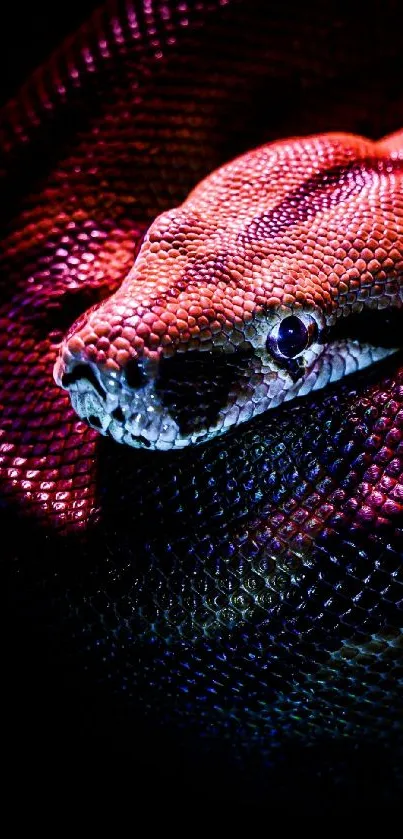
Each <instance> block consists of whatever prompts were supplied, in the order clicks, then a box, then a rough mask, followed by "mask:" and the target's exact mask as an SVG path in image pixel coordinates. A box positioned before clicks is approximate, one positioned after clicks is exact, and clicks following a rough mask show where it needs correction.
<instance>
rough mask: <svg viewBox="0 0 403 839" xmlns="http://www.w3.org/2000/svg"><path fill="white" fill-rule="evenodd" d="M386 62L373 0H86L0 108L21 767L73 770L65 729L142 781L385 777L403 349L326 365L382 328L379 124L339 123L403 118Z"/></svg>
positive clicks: (397, 610) (5, 413) (389, 789)
mask: <svg viewBox="0 0 403 839" xmlns="http://www.w3.org/2000/svg"><path fill="white" fill-rule="evenodd" d="M68 9H69V7H68V6H66V16H67V14H68ZM66 27H67V23H66ZM329 56H331V60H329ZM400 78H401V35H400V30H399V28H398V27H397V26H396V14H395V4H394V3H388V2H387V0H386V3H383V4H382V8H381V9H380V13H378V14H377V13H374V14H371V15H369V14H367V13H365V14H362V15H357V14H356V10H355V9H352V4H351V3H350V4H348V5H346V7H345V8H343V3H340V0H337V2H336V0H335V2H334V3H332V2H331V1H330V3H329V4H326V8H324V7H323V4H322V6H321V7H320V8H319V6H318V4H317V3H313V4H310V3H309V2H308V3H304V4H303V5H301V6H300V7H299V6H297V5H296V4H292V3H287V0H282V2H281V3H279V4H276V3H270V4H268V3H267V2H266V0H247V2H246V0H236V2H234V1H233V0H229V2H228V3H227V2H224V0H200V2H199V0H197V2H196V3H193V2H191V0H187V2H183V1H182V0H177V2H176V0H153V2H149V0H146V2H144V3H143V2H142V0H119V2H115V0H106V3H105V4H104V6H103V7H102V8H101V9H100V10H99V11H97V13H96V14H95V15H94V16H93V17H92V18H91V20H89V21H88V23H87V24H86V25H85V27H83V28H82V29H81V30H80V31H79V32H78V33H77V35H75V36H73V37H72V38H71V39H69V41H68V43H66V45H65V46H63V47H62V48H61V49H60V50H58V51H57V53H55V55H54V56H53V57H52V59H51V61H50V62H48V63H47V64H46V65H45V66H44V67H43V68H41V70H40V71H38V73H37V74H35V76H34V77H33V78H32V79H31V80H30V81H29V82H28V84H27V86H26V87H25V88H24V90H23V91H22V92H21V95H19V97H18V99H17V100H16V101H15V102H13V103H10V106H7V108H6V109H5V111H4V112H3V114H2V118H1V125H0V131H1V137H2V147H4V157H3V158H2V170H1V173H0V174H1V176H2V177H3V178H4V180H3V181H2V183H3V190H4V191H3V196H4V200H3V204H2V206H3V209H4V211H5V212H4V215H5V218H4V225H3V230H2V238H3V242H2V255H1V268H2V275H1V276H2V321H1V323H2V328H1V330H0V365H1V374H0V388H1V392H0V402H1V409H2V420H1V429H0V434H1V439H0V478H1V507H0V513H1V524H2V554H3V555H4V556H3V561H2V564H1V567H2V569H3V570H4V571H5V574H4V576H5V579H4V586H9V585H10V579H11V590H12V604H13V613H14V614H13V639H14V656H12V657H11V658H12V659H13V661H14V662H15V667H14V668H13V670H12V672H11V673H10V675H9V676H8V678H7V677H6V679H5V684H7V683H8V684H9V685H10V686H12V689H13V690H14V691H15V696H16V698H17V700H18V701H16V703H15V708H16V709H17V713H16V723H15V729H14V730H15V733H16V737H15V738H14V737H13V738H12V740H11V742H12V743H13V751H14V752H16V753H17V755H18V756H19V759H20V757H21V754H22V752H21V751H20V750H19V749H16V748H15V744H16V742H17V740H18V739H19V738H21V741H23V740H25V743H26V742H28V743H31V742H32V741H31V738H32V736H33V733H34V734H35V732H37V733H38V738H40V742H38V744H37V745H36V744H35V748H34V749H32V754H37V753H38V749H40V752H41V754H43V749H44V738H46V734H47V733H48V735H49V739H50V740H51V741H52V744H56V749H57V750H58V752H60V755H61V759H62V760H63V761H65V755H66V754H69V755H72V754H74V755H75V756H76V759H77V756H80V755H81V754H82V752H81V751H80V750H82V749H83V748H84V750H85V763H84V765H85V766H86V768H87V766H88V753H89V751H90V750H89V749H88V742H89V740H88V736H89V731H92V732H93V734H94V737H95V739H96V741H97V742H96V748H95V749H94V750H93V753H94V754H96V755H97V757H98V755H99V748H98V747H99V745H100V744H101V746H102V750H103V756H104V758H106V756H107V754H108V745H107V744H108V741H109V742H111V743H113V748H115V746H117V749H118V752H119V759H118V761H116V759H115V755H114V758H113V760H112V763H113V765H114V767H117V766H118V764H119V762H120V755H121V754H124V755H125V756H126V755H129V763H130V765H134V764H133V760H134V763H135V765H140V764H141V765H142V766H149V767H150V769H151V771H150V772H145V773H140V776H139V777H140V778H141V775H142V774H143V779H144V783H145V784H146V785H147V788H148V789H147V792H149V788H150V779H152V781H153V784H152V786H153V788H155V776H156V773H158V767H160V768H161V773H162V775H163V776H164V777H163V780H162V781H161V787H162V786H164V788H165V789H166V785H167V784H169V777H168V776H169V775H171V778H172V793H173V796H175V797H177V795H178V789H181V790H183V786H182V784H183V785H185V784H186V783H187V782H188V781H189V779H190V781H189V783H190V784H191V785H192V795H194V790H195V789H196V788H197V789H198V790H199V791H200V799H203V793H204V790H205V789H206V787H210V789H211V790H212V792H213V795H215V796H217V795H220V796H223V800H225V785H226V784H227V785H228V794H229V795H228V801H231V802H232V801H235V800H238V796H237V792H238V791H239V794H240V797H242V795H244V792H245V789H246V788H248V790H249V793H250V801H253V802H255V801H257V803H258V805H259V806H261V803H262V801H264V802H265V807H266V804H267V800H268V788H270V791H271V793H272V795H273V796H274V797H275V798H276V799H277V797H281V798H282V799H283V800H284V801H285V802H286V803H287V807H288V806H289V802H290V800H293V801H297V802H298V801H303V802H304V803H306V801H309V802H310V803H311V804H313V805H314V806H315V807H316V806H317V803H318V801H320V800H321V799H323V797H324V795H326V794H327V793H328V791H329V789H330V788H332V789H333V788H334V789H335V790H336V791H337V789H340V786H339V782H340V784H341V785H342V787H343V790H345V789H346V788H347V789H348V790H349V795H348V800H351V798H350V795H351V793H352V795H353V797H354V800H356V797H357V783H358V784H359V785H360V789H361V793H362V801H363V803H364V805H365V806H367V804H368V800H369V796H371V800H372V798H374V799H376V800H379V799H380V798H382V797H383V798H385V797H386V798H387V800H388V801H389V799H390V796H391V794H393V787H394V783H393V781H392V782H391V780H390V774H388V772H387V771H386V772H385V771H384V770H385V764H386V769H387V767H388V766H391V765H392V764H393V765H394V766H396V767H397V772H396V776H398V774H399V771H400V770H401V766H402V760H401V757H402V754H403V732H402V724H401V720H402V684H403V666H402V638H403V633H402V605H403V594H402V592H403V575H402V556H403V529H402V514H403V460H402V447H403V369H402V366H401V359H400V358H399V357H398V356H396V358H388V359H386V360H385V362H380V363H379V364H374V365H373V366H372V368H371V369H369V370H368V371H366V370H364V371H363V372H362V373H361V372H360V373H358V375H357V376H356V377H348V376H345V377H344V374H345V373H347V372H349V371H352V370H354V369H358V368H359V367H360V366H363V365H364V364H367V363H370V362H371V361H375V360H376V359H377V358H381V357H382V355H384V354H387V353H389V352H391V351H392V350H394V348H395V347H397V346H401V340H400V336H399V321H400V311H401V310H400V308H399V307H400V304H401V298H400V292H399V289H400V283H401V274H402V266H401V259H402V257H401V244H402V208H401V184H402V182H401V174H400V167H401V145H402V144H401V136H400V137H399V135H396V136H395V138H394V139H393V138H391V139H389V140H388V141H383V142H382V143H372V142H370V141H367V140H364V139H362V138H360V137H356V136H353V134H354V135H358V134H359V135H361V134H364V135H365V134H367V135H368V136H370V137H381V136H383V135H384V134H386V133H388V132H391V131H392V130H393V129H394V128H396V127H398V126H399V125H401V124H403V98H402V92H401V83H400ZM340 127H342V128H343V130H346V131H349V132H352V133H351V134H345V135H340V134H337V135H334V134H332V135H323V133H322V132H323V131H329V130H337V129H338V128H340ZM309 133H315V134H316V135H318V136H316V137H313V138H309V137H308V136H306V137H305V138H302V139H300V140H291V141H285V142H281V143H275V144H274V145H273V144H272V145H264V146H262V147H261V148H260V149H258V150H257V151H256V152H251V153H248V154H247V155H246V156H244V157H241V158H238V160H236V161H235V162H234V163H230V164H228V165H226V166H225V167H224V168H222V169H219V170H218V171H217V172H216V173H215V174H213V175H211V176H210V177H209V178H208V179H207V180H206V181H204V182H202V183H200V185H199V186H198V187H197V188H196V190H194V191H193V193H192V194H191V195H190V197H189V199H188V200H187V201H185V203H184V204H182V206H180V207H179V208H178V209H176V210H171V209H170V208H172V207H175V206H177V205H179V204H181V202H183V201H184V199H185V197H186V195H187V194H188V192H189V190H190V189H192V188H193V187H194V185H195V184H197V183H198V182H201V181H202V178H204V177H205V175H206V174H207V173H208V172H211V171H213V170H214V169H215V168H216V167H218V166H220V164H221V163H222V162H223V161H226V160H231V159H232V158H234V157H235V156H236V155H237V154H240V153H241V152H243V151H244V150H246V149H253V148H254V147H256V146H259V145H261V144H262V143H266V142H267V141H268V140H273V139H276V138H281V137H288V136H295V135H296V134H303V135H308V134H309ZM161 212H162V215H160V216H159V214H161ZM158 216H159V217H158ZM157 217H158V218H157ZM153 219H156V221H155V222H154V223H153V224H152V226H151V228H150V229H149V231H148V233H147V234H146V236H145V239H144V241H143V244H142V249H141V252H140V253H139V254H138V256H137V259H136V262H135V265H134V268H133V269H132V271H131V272H130V275H129V277H128V278H127V280H126V281H125V282H123V285H121V287H120V288H119V290H118V291H117V293H116V294H115V295H114V296H113V297H110V295H111V294H112V293H113V292H115V291H116V289H117V288H118V286H119V285H120V284H121V283H122V280H123V278H124V277H125V276H126V274H127V272H128V271H129V269H130V266H131V265H132V264H133V256H134V254H133V248H134V245H135V244H136V246H137V242H140V240H141V236H142V235H143V234H144V231H145V230H146V228H147V226H148V225H149V224H150V222H151V221H152V220H153ZM153 239H154V241H152V240H153ZM107 296H109V298H110V299H109V300H108V299H107ZM100 301H102V302H100ZM93 304H96V308H94V309H92V310H90V311H88V310H89V307H90V306H92V305H93ZM86 312H87V314H85V313H86ZM78 316H81V321H78V322H76V324H75V325H74V326H73V327H72V330H71V332H70V334H69V336H68V337H67V338H66V339H64V336H65V334H66V330H67V329H68V328H69V327H70V325H71V324H73V322H74V320H75V319H76V318H77V317H78ZM59 350H60V354H59ZM58 354H59V360H58V362H57V370H56V375H57V379H58V381H59V382H60V383H61V384H62V385H63V386H64V387H66V388H67V390H68V391H69V392H70V394H71V396H72V401H73V405H74V406H75V407H76V409H77V411H78V413H79V414H80V415H81V416H82V417H84V418H86V419H87V420H88V421H89V425H90V426H92V428H91V427H88V424H87V423H85V422H81V421H80V420H79V418H78V417H77V415H76V413H75V412H74V411H73V410H71V406H70V400H69V398H68V395H67V394H66V392H65V391H64V390H62V389H61V388H60V387H58V386H56V385H55V384H54V382H53V380H52V370H53V367H54V364H55V361H56V359H57V356H58ZM340 376H343V377H344V378H343V379H342V381H340V382H339V383H336V384H335V385H334V386H333V385H332V386H331V387H327V383H328V382H333V381H336V379H337V378H338V377H340ZM323 386H324V387H323ZM315 387H318V388H319V387H323V389H322V390H318V391H317V392H316V393H313V394H311V395H309V396H308V397H307V398H306V399H305V398H304V399H300V398H296V399H294V400H292V399H291V397H294V396H296V397H297V396H298V397H299V396H301V395H303V394H304V393H305V392H306V393H308V389H314V388H315ZM285 399H289V400H290V401H289V402H287V403H286V404H285V405H284V406H282V407H281V405H280V407H279V409H278V410H273V411H271V410H267V412H266V413H265V414H263V413H262V415H261V416H260V417H256V419H255V420H254V421H253V422H249V421H248V418H249V417H252V416H255V414H257V413H259V412H260V411H262V412H263V411H266V409H268V408H270V407H274V406H275V405H276V404H279V403H280V402H281V400H285ZM149 409H151V410H149ZM94 429H98V431H99V430H101V431H103V432H105V433H108V435H109V436H112V437H114V438H115V439H116V440H121V441H123V443H127V444H128V445H126V446H117V445H115V443H114V441H113V440H111V439H103V438H102V437H101V436H100V435H99V434H98V433H96V432H95V431H94ZM226 429H228V430H229V433H227V434H219V432H221V431H222V430H226ZM215 434H217V439H213V440H211V443H209V444H208V445H202V446H196V445H193V444H194V443H199V442H200V443H202V442H203V441H205V440H209V438H210V437H213V435H215ZM132 445H133V446H134V448H133V449H130V448H129V446H132ZM182 446H183V447H184V448H183V451H178V452H176V451H173V453H172V454H171V453H170V452H168V453H165V452H162V453H161V454H159V453H158V452H156V453H155V454H153V455H152V456H149V450H150V449H151V450H152V449H153V448H160V449H164V448H165V449H168V448H172V449H178V448H182ZM137 447H140V448H144V449H145V451H140V450H139V449H138V448H137ZM7 560H8V561H7ZM10 571H11V575H10V574H9V573H8V574H7V572H10ZM6 574H7V577H6ZM58 685H59V686H60V690H59V691H58ZM35 695H36V697H37V702H36V704H35ZM87 699H88V701H87ZM84 706H85V707H86V708H87V710H88V713H87V714H86V713H85V708H84ZM83 708H84V710H83ZM95 709H98V711H97V712H96V713H94V711H95ZM66 726H70V727H68V728H67V729H66ZM61 730H62V731H63V734H62V735H61V736H62V739H63V738H64V737H66V731H67V737H68V743H67V741H66V740H64V742H65V743H66V744H67V745H66V749H65V750H64V749H63V748H62V749H61V750H60V749H59V742H60V741H59V739H58V734H60V732H61ZM161 731H163V732H165V733H167V732H170V733H171V736H172V748H170V749H165V750H164V744H163V738H162V739H160V732H161ZM139 735H141V736H139ZM182 735H183V737H182ZM27 737H28V740H27V739H26V738H27ZM142 739H143V741H144V742H143V746H142V744H141V742H140V741H141V740H142ZM184 739H186V740H187V741H188V743H189V744H190V749H191V756H190V758H189V759H188V760H185V761H184V764H183V766H184V769H182V771H181V770H178V773H177V772H175V771H172V772H171V773H167V772H166V766H168V765H169V766H170V767H172V766H173V764H174V763H175V759H176V756H178V760H179V761H181V760H182V755H183V750H182V745H181V744H183V740H184ZM156 741H158V742H157V745H156V747H155V749H154V751H153V743H154V744H155V742H156ZM321 744H322V746H323V748H321ZM365 744H366V747H367V750H366V751H365ZM204 746H206V748H207V749H209V750H210V751H209V759H208V766H207V771H206V763H203V761H201V762H200V761H199V760H198V757H199V756H200V753H201V751H202V750H203V749H204ZM361 746H363V747H364V754H363V753H362V751H361ZM383 746H386V747H387V748H388V749H390V753H391V759H390V761H389V757H388V755H386V757H385V750H383ZM307 747H311V748H307ZM290 750H291V751H290ZM287 755H289V756H291V760H287ZM360 755H361V757H360ZM83 756H84V755H83ZM260 756H263V759H264V764H260V763H259V766H263V770H262V772H260V771H258V772H254V771H253V767H254V766H255V768H258V760H256V763H255V760H254V758H255V757H256V758H258V759H259V761H260ZM250 757H252V760H251V762H249V758H250ZM54 758H55V752H54V751H53V752H52V755H51V759H50V760H49V761H48V764H49V765H50V766H52V768H53V767H54V765H55V763H54ZM216 758H217V759H216ZM101 764H102V770H103V768H104V767H105V765H107V760H106V761H105V759H103V760H102V761H101ZM198 764H201V765H199V766H198ZM251 764H252V765H251ZM122 765H124V767H126V765H127V762H126V761H125V760H124V761H123V762H122ZM241 767H244V768H246V769H247V771H246V772H242V771H241ZM270 767H271V768H270ZM293 767H294V768H293ZM64 768H65V767H64ZM251 769H252V771H250V770H251ZM400 774H401V773H400ZM87 775H88V772H87ZM257 775H258V776H259V780H260V781H263V787H264V789H262V786H260V787H259V784H256V779H257ZM185 776H186V777H185ZM58 777H59V776H58ZM195 777H196V778H197V780H196V781H195ZM237 778H238V779H239V781H240V783H239V785H238V786H237V782H236V779H237ZM157 786H158V782H157ZM325 787H326V790H325ZM223 788H224V792H223ZM234 790H236V792H234ZM200 799H199V800H200ZM172 800H174V799H172ZM175 800H176V799H175ZM203 800H204V799H203Z"/></svg>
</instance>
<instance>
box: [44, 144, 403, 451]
mask: <svg viewBox="0 0 403 839" xmlns="http://www.w3.org/2000/svg"><path fill="white" fill-rule="evenodd" d="M402 275H403V133H397V134H395V135H393V136H392V137H390V138H387V139H385V140H383V141H381V142H378V143H373V142H370V141H367V140H364V139H363V138H360V137H356V136H352V135H346V134H324V135H318V136H314V137H307V138H299V139H294V140H288V141H284V142H278V143H274V144H269V145H267V146H263V147H261V148H258V149H256V150H255V151H252V152H250V153H248V154H245V155H243V156H242V157H240V158H238V159H236V160H235V161H233V162H231V163H229V164H227V165H225V166H223V167H222V168H221V169H219V170H217V171H216V172H214V173H213V174H212V175H210V176H209V177H207V178H206V179H205V180H204V181H202V183H200V184H199V185H198V186H197V187H196V188H195V189H194V190H193V191H192V192H191V194H190V195H189V197H188V198H187V200H186V201H185V202H184V203H183V204H182V205H181V206H180V207H179V208H177V209H174V210H172V211H168V212H164V213H162V215H160V216H159V217H158V218H157V219H156V220H155V221H154V223H153V224H152V225H151V227H150V228H149V230H148V232H147V234H146V235H145V238H144V241H143V243H142V246H141V249H140V252H139V254H138V256H137V259H136V261H135V264H134V266H133V268H132V270H131V271H130V273H129V275H128V277H127V278H126V279H125V281H124V282H123V284H122V286H121V287H120V289H119V290H118V291H117V292H116V293H115V294H114V295H113V297H112V298H110V299H109V300H107V301H106V302H104V303H102V304H101V305H97V306H95V307H94V308H93V309H92V310H91V311H90V312H89V313H88V314H87V315H86V316H84V318H83V317H81V318H80V320H79V322H78V323H77V324H76V325H75V326H74V327H73V329H72V330H70V333H69V335H68V337H67V339H66V340H65V342H64V344H63V346H62V350H61V355H60V358H59V360H58V362H57V364H56V367H55V378H56V381H57V383H58V384H61V385H62V386H63V387H65V388H67V389H68V390H69V391H70V394H71V399H72V403H73V406H74V408H75V410H76V411H77V413H78V414H79V415H80V416H81V417H83V418H85V419H87V420H88V421H89V423H90V424H91V425H93V427H96V428H98V429H99V430H100V431H101V432H102V433H103V434H110V435H111V436H112V437H113V438H114V439H115V440H117V441H119V442H123V443H127V444H129V445H131V446H134V447H147V448H149V449H161V450H166V449H171V448H174V447H177V448H178V447H179V448H182V447H184V446H187V445H188V444H191V443H199V442H203V441H205V440H208V439H210V438H212V437H214V436H216V435H217V434H220V433H222V432H223V431H226V430H227V429H228V428H230V427H232V426H234V425H237V424H238V423H242V422H245V421H247V420H249V419H251V418H252V417H254V416H256V415H257V414H260V413H262V412H263V411H266V410H267V409H269V408H273V407H275V406H277V405H279V404H281V403H282V402H284V401H286V400H290V399H293V398H294V397H296V396H302V395H305V394H307V393H309V392H310V391H312V390H316V389H318V388H322V387H324V386H325V385H327V384H328V383H330V382H334V381H337V380H338V379H340V378H341V377H343V376H344V375H346V374H348V373H351V372H354V371H356V370H359V369H361V368H363V367H366V366H368V365H369V364H372V363H373V362H374V361H378V360H379V359H382V358H384V357H385V356H386V355H388V354H390V353H391V352H393V351H394V349H395V348H396V346H399V337H400V336H399V334H398V332H397V331H396V329H394V330H393V329H392V332H391V330H390V329H385V325H386V320H385V314H386V315H387V316H388V317H389V318H390V315H391V313H393V312H396V310H397V309H399V308H400V307H401V305H402V300H403V287H402V282H401V280H402ZM371 313H372V317H371ZM382 313H383V317H382ZM377 326H378V328H377Z"/></svg>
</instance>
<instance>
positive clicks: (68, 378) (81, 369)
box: [61, 364, 106, 399]
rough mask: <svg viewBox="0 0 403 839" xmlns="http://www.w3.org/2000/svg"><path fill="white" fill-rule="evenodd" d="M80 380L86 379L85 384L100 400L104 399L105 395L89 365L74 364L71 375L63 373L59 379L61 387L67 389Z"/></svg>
mask: <svg viewBox="0 0 403 839" xmlns="http://www.w3.org/2000/svg"><path fill="white" fill-rule="evenodd" d="M82 379H86V380H87V382H89V383H90V384H91V385H92V386H93V388H94V389H95V390H96V391H97V393H99V395H100V396H101V397H102V399H105V396H106V393H105V391H104V389H103V387H102V385H101V384H100V383H99V381H98V379H97V377H96V375H95V373H94V371H93V370H92V369H91V367H90V366H89V364H76V366H75V367H74V368H73V370H72V371H71V373H64V375H63V376H62V379H61V384H62V387H64V388H69V387H70V385H72V384H74V383H75V382H79V381H81V380H82Z"/></svg>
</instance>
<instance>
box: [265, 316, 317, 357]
mask: <svg viewBox="0 0 403 839" xmlns="http://www.w3.org/2000/svg"><path fill="white" fill-rule="evenodd" d="M316 335H317V325H316V321H315V320H313V319H312V321H311V322H310V323H309V324H308V325H306V324H305V323H304V321H303V320H301V318H299V317H297V316H296V315H289V316H288V317H286V318H283V320H282V321H281V323H280V325H279V327H278V331H277V336H276V338H274V337H273V334H270V335H269V337H268V338H267V342H266V343H267V348H268V349H269V350H270V351H271V352H272V353H273V354H274V355H280V356H283V358H295V356H297V355H299V354H300V353H301V352H303V350H305V349H306V348H307V347H309V345H310V344H311V343H312V341H313V340H314V338H315V337H316Z"/></svg>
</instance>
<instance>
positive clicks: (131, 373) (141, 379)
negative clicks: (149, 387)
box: [125, 358, 147, 390]
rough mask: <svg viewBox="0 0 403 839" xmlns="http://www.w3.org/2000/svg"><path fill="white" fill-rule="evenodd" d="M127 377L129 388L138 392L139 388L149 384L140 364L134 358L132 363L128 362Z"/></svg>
mask: <svg viewBox="0 0 403 839" xmlns="http://www.w3.org/2000/svg"><path fill="white" fill-rule="evenodd" d="M125 376H126V382H127V384H128V386H129V387H130V388H133V390H138V388H140V387H144V385H145V384H146V382H147V377H146V376H145V375H144V373H143V371H142V370H141V369H140V367H139V364H138V362H137V361H136V359H135V358H132V359H131V360H130V361H128V363H127V365H126V368H125Z"/></svg>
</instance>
